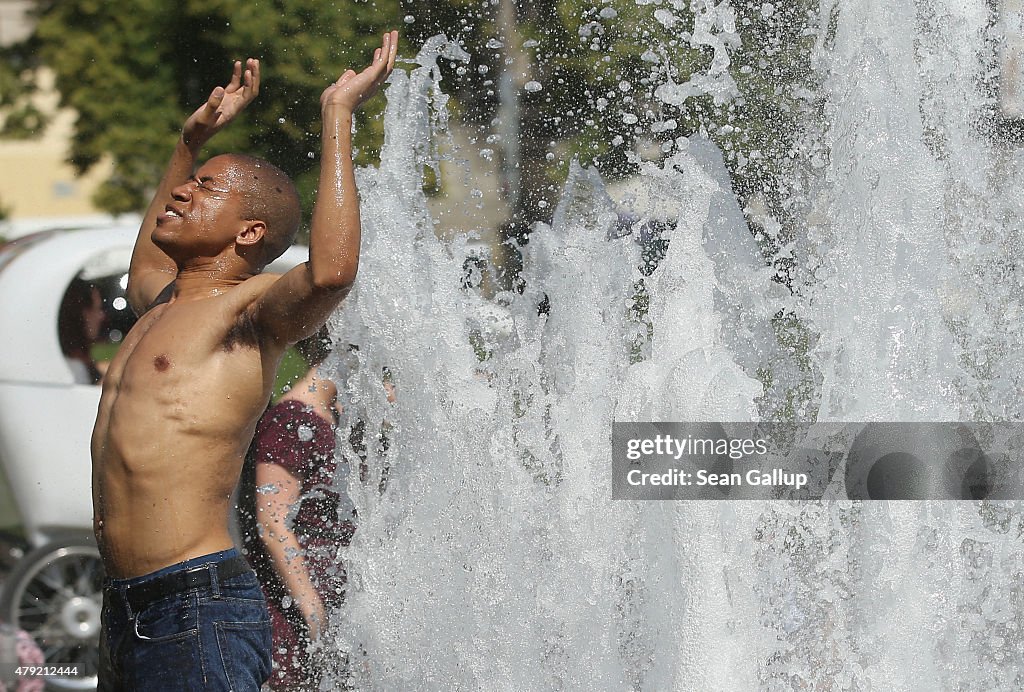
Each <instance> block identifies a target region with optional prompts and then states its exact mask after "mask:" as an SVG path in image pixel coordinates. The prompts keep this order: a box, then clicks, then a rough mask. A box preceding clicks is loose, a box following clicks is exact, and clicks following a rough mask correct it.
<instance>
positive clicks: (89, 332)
mask: <svg viewBox="0 0 1024 692" xmlns="http://www.w3.org/2000/svg"><path fill="white" fill-rule="evenodd" d="M106 321H107V313H106V312H105V311H104V310H103V296H102V295H100V290H99V289H98V288H97V287H96V286H95V285H93V284H91V283H89V282H88V281H85V280H84V279H80V278H78V277H75V278H74V279H72V280H71V283H70V284H69V285H68V290H67V291H65V293H64V300H63V301H61V304H60V311H59V312H58V313H57V337H58V339H59V341H60V350H61V351H62V352H63V353H64V358H65V359H67V362H68V367H70V368H71V372H72V373H73V374H74V377H75V383H76V384H99V382H100V380H101V379H103V372H104V371H105V370H106V366H107V365H108V363H107V362H106V361H104V362H101V363H97V362H96V361H94V360H93V358H92V345H93V344H95V343H96V342H97V341H98V340H99V338H100V333H101V332H102V331H103V325H104V324H105V323H106Z"/></svg>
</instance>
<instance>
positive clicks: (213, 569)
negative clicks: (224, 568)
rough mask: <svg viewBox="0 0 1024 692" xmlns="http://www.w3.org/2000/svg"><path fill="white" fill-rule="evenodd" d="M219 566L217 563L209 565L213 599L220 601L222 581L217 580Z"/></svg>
mask: <svg viewBox="0 0 1024 692" xmlns="http://www.w3.org/2000/svg"><path fill="white" fill-rule="evenodd" d="M217 565H218V563H216V562H211V563H210V565H209V570H210V590H211V591H213V597H214V598H215V599H220V580H219V579H218V578H217V577H218V575H217Z"/></svg>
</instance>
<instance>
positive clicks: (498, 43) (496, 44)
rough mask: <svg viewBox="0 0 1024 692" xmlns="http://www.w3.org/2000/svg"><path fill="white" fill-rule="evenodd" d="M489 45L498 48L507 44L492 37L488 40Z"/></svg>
mask: <svg viewBox="0 0 1024 692" xmlns="http://www.w3.org/2000/svg"><path fill="white" fill-rule="evenodd" d="M487 47H488V48H490V49H491V50H497V49H498V48H504V47H505V44H504V43H502V42H501V41H499V40H498V39H496V38H492V39H491V40H490V41H488V42H487Z"/></svg>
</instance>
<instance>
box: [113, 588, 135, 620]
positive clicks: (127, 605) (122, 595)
mask: <svg viewBox="0 0 1024 692" xmlns="http://www.w3.org/2000/svg"><path fill="white" fill-rule="evenodd" d="M111 591H113V592H114V593H116V594H117V598H118V600H119V601H121V602H122V603H124V611H125V615H127V616H128V619H129V620H134V619H135V613H133V612H132V601H131V599H130V598H128V591H129V587H128V586H127V585H125V586H120V587H115V588H113V589H111Z"/></svg>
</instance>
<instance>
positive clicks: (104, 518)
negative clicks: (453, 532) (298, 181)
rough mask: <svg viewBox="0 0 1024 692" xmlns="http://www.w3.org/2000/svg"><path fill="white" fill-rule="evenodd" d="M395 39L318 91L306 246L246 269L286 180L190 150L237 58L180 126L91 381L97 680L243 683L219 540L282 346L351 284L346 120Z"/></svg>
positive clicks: (266, 669)
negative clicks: (94, 397) (99, 612)
mask: <svg viewBox="0 0 1024 692" xmlns="http://www.w3.org/2000/svg"><path fill="white" fill-rule="evenodd" d="M397 44H398V34H397V32H389V33H387V34H385V35H384V37H383V40H382V43H381V47H380V48H379V49H377V50H376V52H375V53H374V57H373V62H372V63H371V64H370V66H369V67H367V68H366V69H365V70H363V71H362V72H359V73H356V72H354V71H352V70H348V71H346V72H345V73H344V74H343V75H342V76H341V77H340V78H339V79H338V81H337V82H334V83H333V84H330V85H328V87H327V88H326V89H325V90H324V92H323V95H322V96H321V97H320V104H321V113H322V116H323V136H322V139H323V144H322V159H321V161H322V163H321V168H320V183H319V192H318V193H317V199H316V206H315V208H314V210H313V217H312V224H311V231H310V257H309V261H308V262H306V263H305V264H302V265H299V266H298V267H296V268H294V269H292V270H291V271H289V272H288V273H287V274H284V275H283V276H280V277H278V276H273V275H263V274H260V271H261V270H262V269H263V267H264V266H266V265H267V264H268V263H269V262H271V261H273V260H274V259H275V258H276V257H278V256H280V255H281V253H282V252H284V251H285V250H286V249H287V248H288V247H289V245H291V243H292V240H293V238H294V235H295V231H296V229H297V228H298V226H299V218H300V210H299V198H298V195H297V194H296V192H295V188H294V186H293V185H292V183H291V181H290V180H289V179H288V176H287V175H285V174H284V173H283V172H281V171H280V170H279V169H277V168H275V167H274V166H272V165H271V164H269V163H267V162H265V161H259V160H257V159H252V158H249V157H244V156H235V155H224V156H217V157H214V158H212V159H210V160H209V161H207V162H206V163H204V164H203V165H202V166H200V167H199V169H198V170H197V171H195V173H194V174H193V170H194V166H195V164H196V160H197V158H198V155H199V153H200V150H201V149H202V147H203V145H204V144H205V143H206V142H207V140H209V138H210V137H212V136H213V135H214V134H216V133H217V132H218V131H219V130H220V129H221V128H222V127H224V126H225V125H227V124H228V123H229V122H231V120H233V119H234V118H235V117H236V116H237V115H238V114H239V113H240V112H241V111H242V110H243V109H244V108H245V107H246V106H248V105H249V104H250V103H251V102H252V101H253V99H255V98H256V95H257V93H258V92H259V86H260V65H259V61H258V60H254V59H252V58H250V59H248V60H247V61H246V64H245V66H244V70H243V66H242V63H241V62H237V63H235V67H234V74H233V75H232V78H231V82H230V83H229V84H228V85H227V86H226V87H217V88H215V89H214V90H213V92H212V93H211V94H210V97H209V99H208V100H207V102H206V104H204V105H203V106H201V107H200V108H199V109H198V110H196V112H195V113H193V114H192V115H191V116H190V117H189V118H188V119H187V120H186V121H185V125H184V127H183V128H182V134H181V139H180V140H179V141H178V144H177V146H176V148H175V150H174V154H173V155H172V157H171V161H170V164H169V165H168V168H167V171H166V172H165V174H164V177H163V180H162V181H161V183H160V187H159V188H158V189H157V191H156V195H155V196H154V197H153V201H152V202H151V203H150V206H149V209H148V210H147V212H146V216H145V218H144V219H143V222H142V227H141V228H140V230H139V237H138V239H137V240H136V243H135V251H134V254H133V255H132V262H131V268H130V270H129V275H128V276H129V278H128V300H129V302H130V303H131V305H132V308H133V309H134V310H135V311H136V313H138V314H140V315H141V318H140V319H139V321H138V323H137V324H136V325H135V326H134V327H133V328H132V330H131V331H130V332H129V333H128V336H127V337H126V338H125V341H124V344H123V345H122V346H121V349H120V350H119V351H118V353H117V356H116V357H115V358H114V360H113V362H112V363H111V364H110V367H109V370H108V371H107V375H106V377H105V378H104V381H103V393H102V397H101V399H100V406H99V412H98V415H97V419H96V427H95V430H94V432H93V438H92V459H93V473H92V478H93V508H94V514H95V518H94V529H95V532H96V538H97V541H98V543H99V547H100V552H101V554H102V557H103V564H104V566H105V568H106V570H107V575H108V581H107V584H106V585H105V588H104V606H103V628H102V642H101V664H100V666H101V670H100V689H101V690H143V691H145V692H149V691H150V690H193V689H195V690H228V689H230V690H258V689H259V688H260V685H261V684H262V683H263V682H264V681H265V680H266V679H267V677H268V675H269V673H270V653H271V652H270V623H269V618H268V615H267V609H266V604H265V602H264V601H263V596H262V594H261V592H260V589H259V586H258V584H257V582H256V578H255V576H254V575H253V573H252V571H251V570H250V569H249V568H248V566H247V565H246V563H245V562H244V560H243V558H241V557H240V556H239V555H238V554H237V552H236V551H235V549H234V547H233V542H232V539H231V536H230V535H229V533H228V510H229V507H228V505H229V497H230V495H231V492H232V490H233V488H234V487H235V484H236V483H237V481H238V476H239V472H240V470H241V466H242V459H243V457H244V455H245V452H246V449H247V448H248V446H249V443H250V441H251V439H252V436H253V431H254V429H255V426H256V422H257V420H258V419H259V417H260V414H261V413H262V412H263V410H264V409H265V408H266V405H267V402H268V400H269V399H270V393H271V388H272V385H273V382H274V374H275V373H276V372H277V366H278V363H279V362H280V360H281V356H282V355H283V353H284V351H285V349H286V348H287V347H288V346H289V345H290V344H292V343H295V342H296V341H298V340H300V339H302V338H304V337H307V336H309V335H311V334H313V333H315V332H316V331H317V329H319V328H320V326H322V325H323V324H324V322H325V321H326V320H327V317H328V316H329V315H330V314H331V312H332V311H333V310H334V309H335V308H336V307H337V306H338V304H339V303H340V302H341V300H342V299H343V298H344V297H345V295H346V293H347V292H348V290H349V288H350V287H351V286H352V283H353V281H354V280H355V277H356V268H357V265H358V259H359V235H360V223H359V200H358V196H357V191H356V187H355V174H354V170H353V164H352V149H351V127H352V114H353V112H354V111H355V109H356V108H358V107H359V106H360V105H361V104H362V103H364V102H365V101H366V100H367V99H368V98H370V97H371V96H372V95H373V94H374V93H375V92H376V91H377V90H378V89H379V88H380V86H381V84H382V83H383V82H384V80H385V79H387V77H388V75H389V74H390V73H391V70H392V68H393V67H394V63H395V52H396V50H397Z"/></svg>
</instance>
